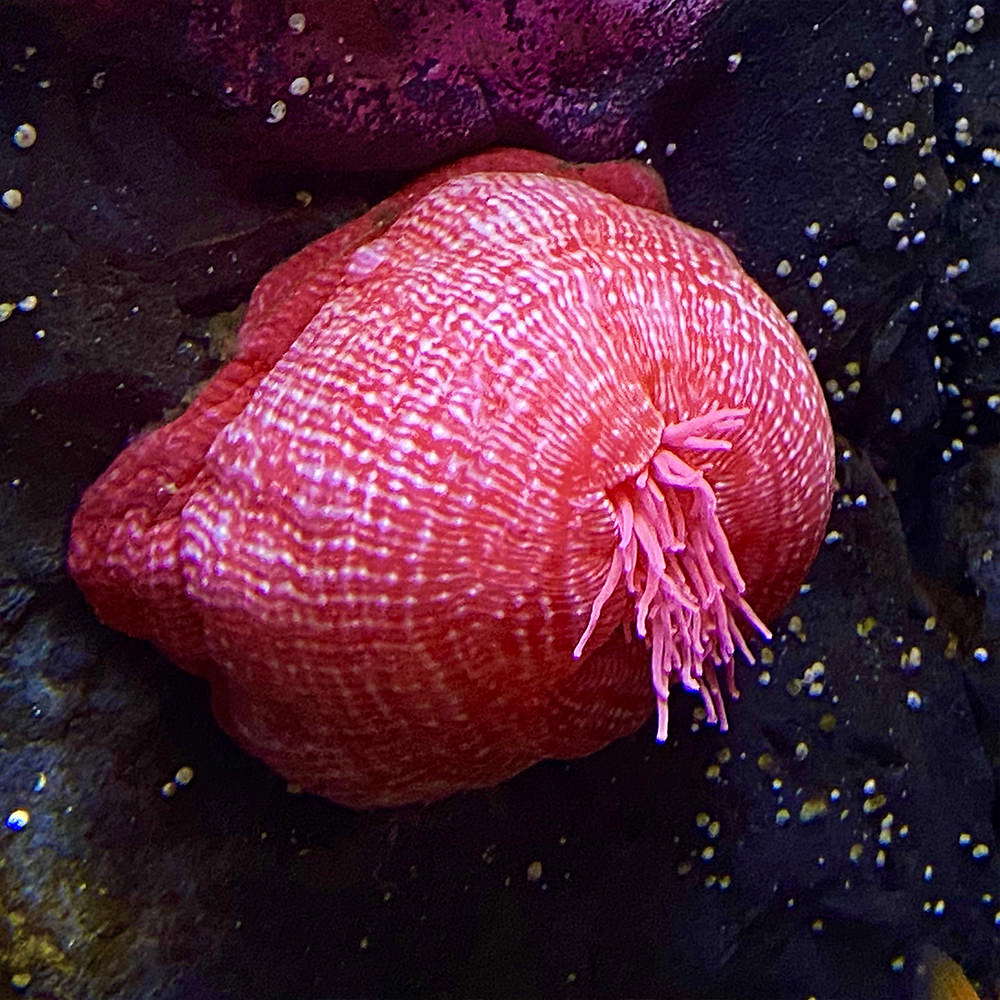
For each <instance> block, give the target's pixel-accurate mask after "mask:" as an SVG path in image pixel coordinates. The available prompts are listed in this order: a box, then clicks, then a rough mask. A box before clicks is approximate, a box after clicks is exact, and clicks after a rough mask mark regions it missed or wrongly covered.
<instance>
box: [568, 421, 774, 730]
mask: <svg viewBox="0 0 1000 1000" xmlns="http://www.w3.org/2000/svg"><path fill="white" fill-rule="evenodd" d="M749 412H750V411H749V410H747V409H745V408H743V409H718V410H712V411H710V412H708V413H705V414H702V415H701V416H697V417H692V418H691V419H688V420H681V421H678V422H676V423H672V424H668V425H667V426H666V427H665V428H664V430H663V432H662V434H661V437H660V444H659V446H658V448H657V450H656V452H655V453H654V454H653V456H652V458H650V460H649V461H648V462H647V463H646V466H645V467H644V468H643V469H641V470H640V471H639V472H638V473H637V474H636V475H635V476H633V477H632V478H630V479H628V480H626V481H625V482H622V483H619V484H618V485H616V486H614V487H612V488H611V489H610V490H608V492H607V498H608V501H609V503H610V504H611V508H612V515H613V517H614V521H615V527H616V530H617V533H618V539H619V540H618V545H617V546H616V548H615V550H614V553H613V554H612V556H611V565H610V566H609V567H608V573H607V576H606V577H605V580H604V584H603V585H602V587H601V589H600V591H599V592H598V594H597V596H596V597H595V598H594V601H593V604H592V605H591V609H590V620H589V622H588V623H587V627H586V629H585V630H584V632H583V635H582V636H581V637H580V641H579V642H578V643H577V645H576V648H575V649H574V650H573V656H574V657H576V658H579V657H580V656H582V655H583V650H584V647H585V646H586V644H587V641H588V640H589V639H590V637H591V635H592V634H593V632H594V629H595V628H596V627H597V623H598V621H599V620H600V617H601V611H602V609H603V608H604V605H605V604H606V603H607V601H608V599H609V598H610V597H611V595H612V594H613V593H614V592H615V590H616V589H617V587H618V586H619V584H620V583H621V582H622V581H623V580H624V583H625V589H626V590H627V591H628V593H629V595H630V597H631V599H632V600H631V608H630V611H629V614H628V620H627V622H626V628H629V626H631V627H632V628H634V631H635V634H636V635H637V636H638V637H639V638H640V639H643V640H644V641H645V642H646V645H647V647H648V648H649V650H650V653H651V662H650V670H651V673H652V681H653V690H654V691H655V693H656V707H657V719H658V725H657V731H656V738H657V740H658V741H660V742H663V741H664V740H666V738H667V729H668V720H669V715H668V697H669V694H670V686H671V684H674V683H677V682H679V683H681V684H682V685H683V686H684V687H685V688H686V689H687V690H689V691H696V692H698V694H700V695H701V698H702V701H704V703H705V711H706V714H707V718H708V721H709V722H711V723H718V725H719V728H720V729H722V730H723V731H725V730H726V729H727V728H728V723H727V720H726V708H725V701H724V698H723V694H722V688H721V686H720V684H719V677H718V668H720V667H721V668H722V669H723V670H724V671H725V676H726V687H727V689H728V691H729V694H730V697H732V698H734V699H736V698H738V697H739V690H738V689H737V687H736V678H735V657H736V651H737V650H739V651H740V652H741V653H742V654H743V656H744V657H745V658H746V659H747V661H748V662H749V663H751V664H752V663H753V662H754V658H753V654H752V653H751V652H750V648H749V647H748V645H747V642H746V639H745V638H744V636H743V633H742V631H741V629H740V625H739V619H742V620H743V621H744V622H746V623H747V624H748V625H749V626H751V627H752V628H753V629H755V630H756V631H757V632H759V633H760V634H761V635H762V636H763V637H764V638H765V639H769V638H770V637H771V633H770V631H769V630H768V628H767V626H766V625H765V624H764V623H763V622H762V621H761V620H760V618H759V617H758V616H757V615H756V614H755V612H754V610H753V608H751V607H750V605H749V604H748V603H747V601H746V599H745V598H744V596H743V594H744V591H745V590H746V584H745V583H744V581H743V577H742V576H741V575H740V571H739V567H738V566H737V565H736V560H735V558H734V557H733V553H732V550H731V549H730V547H729V541H728V539H727V538H726V533H725V530H724V529H723V527H722V523H721V522H720V521H719V517H718V513H717V502H716V496H715V492H714V491H713V489H712V486H711V484H710V483H709V482H708V480H707V479H706V478H705V475H704V473H703V471H702V469H701V468H699V467H698V466H696V465H693V464H691V462H689V461H687V460H686V459H685V457H684V455H685V454H686V455H687V456H688V458H693V457H694V455H697V454H705V453H711V452H720V451H729V450H730V449H731V448H732V441H731V440H730V437H729V435H732V434H733V432H734V431H736V430H738V429H739V428H740V427H741V426H742V425H743V422H744V420H745V418H746V415H747V414H748V413H749ZM702 464H704V462H703V463H702ZM633 612H634V621H633V620H632V619H633Z"/></svg>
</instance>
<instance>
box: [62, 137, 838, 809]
mask: <svg viewBox="0 0 1000 1000" xmlns="http://www.w3.org/2000/svg"><path fill="white" fill-rule="evenodd" d="M832 452H833V448H832V433H831V428H830V421H829V416H828V414H827V411H826V407H825V404H824V401H823V395H822V391H821V389H820V387H819V385H818V383H817V380H816V376H815V374H814V372H813V370H812V366H811V364H810V362H809V359H808V357H807V356H806V353H805V351H804V350H803V348H802V345H801V344H800V342H799V340H798V338H797V337H796V335H795V332H794V331H793V330H792V328H791V326H790V325H789V324H788V322H787V321H786V320H785V318H784V316H782V314H781V313H780V311H779V310H778V309H777V307H776V306H775V305H774V304H773V303H772V302H771V301H770V300H769V299H768V298H767V296H766V295H765V294H764V293H763V292H762V291H761V290H760V289H759V288H758V286H757V285H755V284H754V283H753V282H752V281H751V280H750V278H749V277H748V276H747V275H746V274H745V273H744V272H743V270H742V269H741V268H740V266H739V264H738V263H737V261H736V259H735V257H734V256H733V254H732V253H731V252H730V251H729V249H728V248H727V247H726V246H725V245H724V244H723V243H721V242H720V241H719V240H718V239H716V238H714V237H713V236H710V235H708V234H706V233H704V232H701V231H698V230H696V229H693V228H691V227H690V226H687V225H685V224H684V223H682V222H679V221H678V220H677V219H675V218H674V217H673V216H672V215H670V214H669V205H668V203H667V200H666V195H665V192H664V191H663V189H662V185H661V184H660V182H659V180H658V178H657V177H656V175H655V174H653V173H652V172H651V171H650V170H648V169H647V168H645V167H643V166H641V165H640V164H637V163H628V162H619V163H611V164H595V165H590V166H583V167H571V166H568V165H566V164H562V163H560V162H558V161H556V160H554V159H552V158H551V157H547V156H543V155H541V154H534V153H527V152H525V151H519V150H497V151H495V152H492V153H488V154H483V155H481V156H477V157H472V158H469V159H467V160H463V161H459V163H457V164H454V165H452V166H451V167H447V168H444V169H442V170H439V171H436V172H434V173H432V174H429V175H427V176H426V177H424V178H421V179H420V180H418V181H417V182H415V183H414V184H413V185H411V186H410V187H409V188H406V189H404V190H403V191H402V192H401V193H400V194H398V195H396V196H394V197H393V198H390V199H389V200H388V201H386V202H383V203H382V204H381V205H378V206H376V207H375V208H373V209H372V210H371V211H370V212H369V213H368V214H367V215H365V216H364V217H362V218H361V219H358V220H356V221H355V222H353V223H351V224H349V225H348V226H346V227H343V228H342V229H339V230H337V231H335V232H333V233H331V234H330V235H329V236H326V237H324V238H323V239H320V240H318V241H316V242H315V243H313V244H311V245H309V246H307V247H306V248H305V249H304V250H302V251H301V252H300V253H299V254H297V255H296V256H294V257H293V258H291V259H290V260H289V261H287V262H286V263H284V264H282V265H281V266H279V267H278V268H276V269H275V270H274V271H272V272H271V273H270V274H269V275H267V276H266V277H265V278H264V279H263V280H262V281H261V283H260V285H259V286H258V288H257V289H256V291H255V292H254V295H253V298H252V299H251V303H250V307H249V309H248V312H247V315H246V319H245V321H244V324H243V327H242V329H241V331H240V337H239V345H238V349H237V351H236V354H235V356H234V358H233V359H232V360H231V361H230V362H229V363H228V364H226V365H225V366H224V367H223V368H222V369H221V370H220V371H219V373H218V374H217V375H216V376H215V378H213V379H212V380H211V381H210V382H209V383H208V385H207V386H206V387H205V388H204V389H203V390H202V392H201V393H200V394H199V395H198V397H197V398H196V399H195V401H194V402H193V403H192V405H191V406H190V407H189V409H188V410H187V411H186V412H185V413H184V414H183V415H182V416H180V417H179V418H177V419H176V420H174V421H173V422H171V423H169V424H167V425H165V426H163V427H160V428H159V429H157V430H155V431H153V432H151V433H149V434H147V435H145V436H144V437H141V438H139V439H138V440H137V441H135V442H133V443H132V444H131V445H129V447H128V448H126V450H125V451H124V452H123V453H122V454H121V455H120V456H119V457H118V458H117V459H116V460H115V462H114V463H113V464H112V465H111V467H110V468H109V469H108V470H107V472H105V473H104V475H103V476H101V477H100V479H99V480H98V481H97V482H96V483H95V484H94V485H93V486H91V487H90V488H89V489H88V490H87V492H86V493H85V495H84V497H83V500H82V502H81V505H80V509H79V511H78V512H77V514H76V517H75V519H74V522H73V529H72V537H71V541H70V551H69V567H70V571H71V573H72V575H73V577H74V579H75V580H76V581H77V583H78V585H79V586H80V588H81V589H82V591H83V592H84V594H85V595H86V596H87V598H88V600H89V601H90V603H91V604H92V605H93V607H94V609H95V611H96V612H97V614H98V616H99V617H100V618H101V619H102V620H103V621H105V622H106V623H108V624H109V625H112V626H114V627H116V628H119V629H121V630H123V631H125V632H128V633H129V634H131V635H135V636H140V637H143V638H147V639H150V640H152V641H153V642H154V643H156V645H157V646H159V648H160V649H162V650H163V651H164V653H165V654H166V655H167V656H169V657H170V658H171V659H173V660H174V661H175V662H176V663H178V664H179V665H180V666H182V667H184V668H185V669H188V670H191V671H193V672H195V673H198V674H200V675H202V676H204V677H206V678H207V679H208V680H209V682H210V683H211V687H212V699H213V707H214V709H215V712H216V715H217V717H218V718H219V720H220V722H221V724H222V725H223V727H224V728H225V729H226V730H227V732H229V733H230V734H231V735H232V736H233V738H234V739H235V740H237V741H238V742H239V743H240V744H242V745H243V746H245V747H246V748H247V749H248V750H249V751H250V752H252V753H254V754H256V755H258V756H260V757H261V758H263V759H264V760H265V761H266V762H268V763H269V764H270V765H271V766H272V767H273V768H274V769H275V770H277V771H278V772H279V773H281V774H282V775H284V776H285V777H286V778H288V779H289V780H291V781H294V782H297V783H298V784H301V785H302V786H303V787H304V788H306V789H309V790H312V791H315V792H317V793H319V794H321V795H324V796H327V797H329V798H331V799H333V800H335V801H338V802H342V803H345V804H348V805H352V806H358V807H364V806H374V805H391V804H398V803H403V802H411V801H426V800H431V799H435V798H439V797H442V796H445V795H448V794H450V793H452V792H454V791H457V790H459V789H463V788H470V787H477V786H485V785H491V784H495V783H497V782H499V781H501V780H503V779H505V778H507V777H509V776H511V775H513V774H515V773H516V772H518V771H520V770H522V769H523V768H525V767H527V766H528V765H530V764H532V763H534V762H536V761H538V760H540V759H543V758H547V757H571V756H578V755H581V754H586V753H589V752H591V751H593V750H594V749H596V748H598V747H601V746H603V745H605V744H606V743H608V742H609V741H610V740H612V739H614V738H616V737H618V736H621V735H624V734H627V733H630V732H633V731H634V730H635V729H637V728H638V727H639V726H640V725H641V724H642V722H643V721H644V720H645V719H646V718H647V717H648V716H649V715H650V714H651V712H652V711H653V709H654V708H655V707H657V706H658V709H659V717H660V721H659V729H658V736H659V738H661V739H663V738H665V736H666V729H667V700H668V693H669V689H670V686H671V685H672V684H674V683H680V684H682V685H683V686H684V687H686V688H688V689H690V690H693V691H697V692H699V693H700V695H701V697H702V699H703V701H704V705H705V710H706V713H707V715H708V717H709V719H710V720H718V721H719V722H720V723H721V724H722V725H723V726H724V725H725V724H726V716H725V710H724V705H723V695H722V692H721V687H720V683H719V680H718V678H717V672H718V671H719V670H722V671H723V672H724V674H725V675H726V676H727V677H728V682H729V687H730V689H731V691H732V694H733V695H734V696H735V694H736V690H735V684H734V682H733V664H734V658H735V656H736V653H737V651H738V650H742V652H743V654H744V655H745V656H746V657H747V658H748V659H749V658H750V654H749V649H748V647H747V644H746V641H745V638H744V635H745V633H748V632H749V631H750V630H756V631H758V632H762V633H765V634H766V628H765V625H764V622H765V621H767V620H768V618H769V617H771V616H773V615H774V614H775V613H776V612H777V611H778V610H780V608H781V607H782V606H783V604H784V603H785V602H786V601H787V600H788V599H789V597H790V596H791V594H792V593H794V590H795V588H796V587H798V585H799V584H800V582H801V579H802V577H803V575H804V574H805V572H806V570H807V569H808V566H809V564H810V562H811V561H812V559H813V557H814V555H815V552H816V549H817V547H818V545H819V541H820V538H821V536H822V532H823V529H824V526H825V523H826V518H827V513H828V508H829V500H830V491H831V485H832V469H833V455H832ZM650 673H651V674H652V684H650Z"/></svg>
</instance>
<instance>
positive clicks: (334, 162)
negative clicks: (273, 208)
mask: <svg viewBox="0 0 1000 1000" xmlns="http://www.w3.org/2000/svg"><path fill="white" fill-rule="evenodd" d="M57 2H58V3H60V4H62V5H64V6H66V7H67V8H68V9H69V13H71V14H72V15H73V17H74V18H75V19H76V20H79V19H80V18H84V19H86V20H90V21H96V22H97V24H96V25H95V27H96V28H97V29H98V31H97V34H98V38H97V39H96V43H97V44H103V45H105V46H106V45H108V41H109V40H111V39H116V38H118V39H120V40H119V41H118V42H117V43H115V45H116V47H118V48H125V49H128V50H129V51H130V52H136V51H138V52H141V53H143V57H144V58H146V59H149V60H151V61H153V62H157V63H159V64H160V65H161V66H163V67H164V68H165V69H167V70H168V71H169V72H171V73H172V74H180V75H182V76H183V77H184V78H185V79H186V80H187V81H188V82H189V83H190V84H191V85H193V86H195V87H196V88H197V89H198V92H199V94H201V95H203V97H204V98H205V99H206V100H207V101H211V102H213V103H214V104H216V105H217V106H221V107H223V108H225V109H227V110H228V112H229V114H227V115H222V116H220V115H215V116H213V120H212V129H213V131H212V132H211V133H210V134H209V136H208V137H207V140H205V141H206V142H207V146H209V147H210V146H211V145H212V143H213V142H214V144H215V145H216V146H222V147H223V148H220V149H211V148H207V149H206V151H207V152H210V153H213V154H216V155H219V156H223V157H225V156H226V155H227V153H229V152H231V153H232V155H233V158H234V159H235V158H236V157H238V160H239V164H240V166H241V168H243V169H244V170H245V168H246V165H247V163H279V162H280V163H287V164H294V166H295V167H296V168H297V169H302V168H303V166H305V165H309V166H311V167H313V168H314V169H321V170H330V169H345V170H367V169H377V168H393V169H398V168H403V169H410V168H417V167H424V166H426V165H427V164H429V163H432V162H439V161H441V160H442V159H446V158H450V157H453V156H457V155H460V154H461V153H463V152H468V151H470V150H473V149H482V148H484V147H485V146H488V145H490V144H491V143H504V144H526V145H531V146H533V147H536V148H544V149H546V150H547V151H549V152H554V153H558V154H559V155H562V156H566V157H570V158H575V159H582V158H590V159H597V158H602V157H607V156H621V155H623V154H625V153H627V152H630V151H631V149H632V147H633V145H634V144H635V142H636V140H637V139H639V138H641V137H642V136H643V134H644V129H646V128H648V127H649V124H650V121H651V114H652V104H653V101H654V100H655V98H656V97H657V95H659V93H660V92H661V90H662V89H663V87H664V85H665V84H666V83H667V82H668V81H670V80H671V79H672V78H674V77H675V76H676V75H677V74H678V68H679V67H680V65H681V64H682V63H683V62H684V60H685V59H686V58H688V57H689V56H690V55H691V53H693V52H694V51H695V50H696V49H697V48H698V47H699V45H700V44H701V42H702V39H703V38H704V37H705V36H706V34H708V33H709V32H710V31H711V30H712V23H713V21H714V15H715V14H716V13H717V11H718V10H719V8H720V7H721V6H722V3H723V0H615V2H613V3H612V2H609V0H544V2H543V0H516V2H513V0H475V2H471V3H470V2H468V0H423V2H421V3H413V2H411V0H395V2H377V3H376V2H373V0H337V2H336V3H331V2H330V0H296V2H295V3H291V2H289V3H274V2H272V0H243V2H241V3H238V4H233V3H229V2H221V0H199V2H194V0H157V2H156V3H152V2H150V0H127V2H126V0H99V2H97V3H95V0H86V2H82V0H57ZM130 31H131V32H132V33H131V34H130ZM140 42H141V44H139V43H140ZM220 135H222V136H224V137H225V140H224V142H223V143H220V141H219V136H220ZM213 137H214V138H213Z"/></svg>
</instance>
